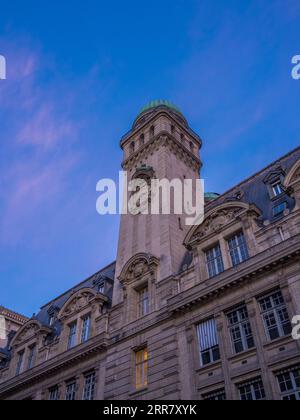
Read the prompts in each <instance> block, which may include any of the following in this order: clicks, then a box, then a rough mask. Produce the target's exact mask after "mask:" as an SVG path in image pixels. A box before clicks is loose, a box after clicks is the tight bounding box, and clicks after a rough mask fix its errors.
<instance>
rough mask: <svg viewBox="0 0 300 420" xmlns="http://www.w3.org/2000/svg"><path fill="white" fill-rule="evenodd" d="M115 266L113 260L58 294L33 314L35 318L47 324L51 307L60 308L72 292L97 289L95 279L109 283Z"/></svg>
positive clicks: (111, 281) (112, 277)
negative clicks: (101, 279)
mask: <svg viewBox="0 0 300 420" xmlns="http://www.w3.org/2000/svg"><path fill="white" fill-rule="evenodd" d="M115 266H116V264H115V262H114V263H112V264H110V265H109V266H107V267H105V268H103V269H101V270H100V271H98V272H97V273H95V274H94V275H93V276H91V277H89V278H88V279H86V280H84V281H83V282H81V283H79V284H77V285H76V286H74V287H73V288H72V289H70V290H68V291H67V292H65V293H64V294H62V295H61V296H58V297H57V298H56V299H54V300H52V301H51V302H49V303H47V304H46V305H44V306H43V307H42V308H41V310H40V312H39V313H38V314H37V315H36V316H35V319H36V320H37V321H39V322H40V323H41V324H42V325H48V323H49V313H51V312H52V309H53V308H55V309H56V310H57V311H59V310H60V309H62V307H63V306H64V305H65V303H66V302H67V301H68V300H69V299H70V297H71V296H72V295H73V294H74V293H76V292H78V291H79V290H81V289H85V288H91V289H97V284H98V282H97V280H98V279H99V278H100V277H102V278H103V281H108V282H110V283H113V281H114V276H115ZM108 298H109V299H110V300H111V299H112V291H111V292H110V296H108Z"/></svg>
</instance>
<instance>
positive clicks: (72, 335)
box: [68, 322, 77, 350]
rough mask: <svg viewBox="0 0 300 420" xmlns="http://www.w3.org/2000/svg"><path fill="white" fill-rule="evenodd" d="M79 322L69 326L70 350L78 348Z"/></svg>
mask: <svg viewBox="0 0 300 420" xmlns="http://www.w3.org/2000/svg"><path fill="white" fill-rule="evenodd" d="M76 335H77V322H73V323H72V324H71V325H69V339H68V350H69V349H71V348H73V347H75V346H76Z"/></svg>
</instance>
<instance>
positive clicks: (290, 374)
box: [277, 366, 300, 401]
mask: <svg viewBox="0 0 300 420" xmlns="http://www.w3.org/2000/svg"><path fill="white" fill-rule="evenodd" d="M277 380H278V384H279V387H280V391H281V396H282V399H283V400H284V401H300V366H299V367H296V368H293V369H290V370H287V371H286V372H282V373H280V374H278V375H277Z"/></svg>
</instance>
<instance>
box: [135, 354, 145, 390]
mask: <svg viewBox="0 0 300 420" xmlns="http://www.w3.org/2000/svg"><path fill="white" fill-rule="evenodd" d="M146 386H148V350H147V348H144V349H142V350H139V351H137V352H136V353H135V387H136V389H141V388H144V387H146Z"/></svg>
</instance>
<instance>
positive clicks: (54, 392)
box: [49, 386, 59, 401]
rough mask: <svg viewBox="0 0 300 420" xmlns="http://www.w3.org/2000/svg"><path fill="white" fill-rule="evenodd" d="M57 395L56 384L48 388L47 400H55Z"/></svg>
mask: <svg viewBox="0 0 300 420" xmlns="http://www.w3.org/2000/svg"><path fill="white" fill-rule="evenodd" d="M58 397H59V393H58V386H54V387H53V388H51V389H49V401H57V400H58Z"/></svg>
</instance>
